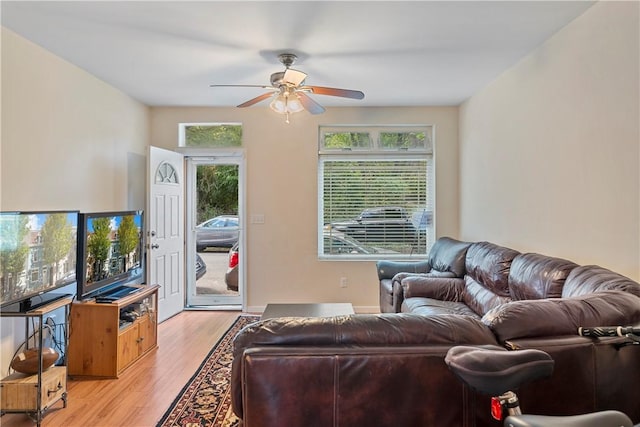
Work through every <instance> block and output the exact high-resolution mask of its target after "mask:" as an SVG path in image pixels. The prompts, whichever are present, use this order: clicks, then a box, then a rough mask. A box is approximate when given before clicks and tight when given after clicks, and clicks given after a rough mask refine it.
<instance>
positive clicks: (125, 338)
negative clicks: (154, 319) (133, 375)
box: [118, 324, 139, 372]
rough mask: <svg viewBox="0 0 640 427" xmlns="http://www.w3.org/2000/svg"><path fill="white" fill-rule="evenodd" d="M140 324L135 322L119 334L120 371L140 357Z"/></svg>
mask: <svg viewBox="0 0 640 427" xmlns="http://www.w3.org/2000/svg"><path fill="white" fill-rule="evenodd" d="M138 336H139V327H138V324H134V325H132V326H131V327H129V328H128V329H127V330H126V331H124V332H123V333H121V334H120V335H119V336H118V372H120V371H122V370H123V369H124V368H126V367H127V366H129V365H130V364H131V363H132V362H133V361H134V360H136V359H137V358H138V354H139V351H138Z"/></svg>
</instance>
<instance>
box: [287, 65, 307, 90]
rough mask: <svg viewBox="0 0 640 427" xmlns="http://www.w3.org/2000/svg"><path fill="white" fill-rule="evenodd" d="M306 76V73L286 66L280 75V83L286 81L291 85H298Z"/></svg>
mask: <svg viewBox="0 0 640 427" xmlns="http://www.w3.org/2000/svg"><path fill="white" fill-rule="evenodd" d="M306 78H307V74H306V73H303V72H302V71H298V70H294V69H292V68H287V69H286V70H285V71H284V76H283V77H282V83H288V84H291V85H293V86H296V87H297V86H300V85H301V84H302V82H303V81H304V79H306Z"/></svg>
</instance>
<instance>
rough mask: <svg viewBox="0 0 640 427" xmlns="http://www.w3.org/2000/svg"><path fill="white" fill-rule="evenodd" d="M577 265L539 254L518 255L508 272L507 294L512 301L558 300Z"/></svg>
mask: <svg viewBox="0 0 640 427" xmlns="http://www.w3.org/2000/svg"><path fill="white" fill-rule="evenodd" d="M577 266H578V265H577V264H575V263H573V262H571V261H567V260H565V259H561V258H552V257H548V256H545V255H540V254H533V253H527V254H520V255H518V256H516V257H515V258H514V259H513V262H512V263H511V269H510V270H509V292H510V294H511V298H512V299H514V300H527V299H542V298H559V297H561V296H562V288H563V286H564V284H565V280H566V279H567V276H568V275H569V273H571V271H572V270H573V269H574V268H576V267H577Z"/></svg>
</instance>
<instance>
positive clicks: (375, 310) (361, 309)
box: [244, 305, 380, 314]
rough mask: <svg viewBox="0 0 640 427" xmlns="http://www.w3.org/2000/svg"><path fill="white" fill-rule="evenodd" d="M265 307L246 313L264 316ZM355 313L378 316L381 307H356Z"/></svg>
mask: <svg viewBox="0 0 640 427" xmlns="http://www.w3.org/2000/svg"><path fill="white" fill-rule="evenodd" d="M265 307H266V306H264V305H250V306H249V307H247V308H246V309H245V310H244V312H245V313H249V314H262V312H263V311H264V309H265ZM353 311H355V312H356V313H357V314H376V313H380V307H379V306H377V305H356V306H354V307H353Z"/></svg>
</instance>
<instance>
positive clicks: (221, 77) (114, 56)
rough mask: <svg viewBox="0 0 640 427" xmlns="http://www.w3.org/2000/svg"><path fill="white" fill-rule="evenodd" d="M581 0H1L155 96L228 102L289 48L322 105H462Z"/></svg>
mask: <svg viewBox="0 0 640 427" xmlns="http://www.w3.org/2000/svg"><path fill="white" fill-rule="evenodd" d="M592 4H593V2H587V1H510V2H509V1H496V2H494V1H408V2H404V1H354V2H343V1H280V2H275V1H259V2H248V1H200V2H190V1H138V2H130V1H112V2H93V1H91V2H88V1H80V2H78V1H72V2H58V1H43V2H36V1H26V2H25V1H15V2H14V1H2V2H1V15H0V16H1V19H2V25H3V26H4V27H6V28H9V29H11V30H12V31H14V32H16V33H18V34H20V35H21V36H23V37H25V38H26V39H29V40H31V41H33V42H35V43H36V44H38V45H40V46H42V47H44V48H45V49H47V50H49V51H51V52H53V53H54V54H56V55H58V56H60V57H62V58H64V59H66V60H67V61H69V62H71V63H73V64H76V65H77V66H79V67H81V68H83V69H85V70H86V71H88V72H89V73H91V74H93V75H95V76H97V77H98V78H100V79H102V80H104V81H105V82H107V83H109V84H110V85H112V86H115V87H117V88H119V89H120V90H122V91H123V92H125V93H127V94H129V95H130V96H132V97H133V98H135V99H138V100H139V101H141V102H143V103H145V104H147V105H151V106H234V105H237V104H239V103H242V102H244V101H246V100H248V99H250V98H253V97H254V96H257V95H259V94H261V93H263V92H264V91H263V90H262V89H257V88H210V87H209V85H210V84H214V83H215V84H254V85H263V84H265V85H266V84H269V76H270V74H271V73H273V72H276V71H282V69H283V67H282V65H281V64H280V63H279V62H278V60H277V58H276V56H277V54H278V53H282V52H285V51H286V52H293V53H295V54H297V55H298V57H299V60H298V61H297V62H296V64H295V65H294V66H293V68H296V69H299V70H301V71H304V72H306V73H307V74H309V77H308V78H307V84H310V85H317V86H332V87H339V88H346V89H357V90H361V91H363V92H364V93H365V99H364V100H362V101H358V100H351V99H342V98H336V97H329V96H318V95H314V96H313V97H314V99H315V100H316V101H318V102H320V103H321V104H323V105H325V106H337V105H339V106H426V105H458V104H460V103H461V102H462V101H464V100H465V99H467V98H468V97H469V96H471V95H472V94H473V93H475V92H476V91H478V90H479V89H480V88H482V87H483V86H484V85H486V84H488V83H489V82H490V81H492V80H493V79H495V78H496V77H497V76H498V75H499V74H500V73H502V72H503V71H504V70H506V69H507V68H509V67H511V66H512V65H514V64H515V63H516V62H517V61H518V60H520V59H521V58H523V57H524V56H525V55H526V54H527V53H529V52H531V51H532V50H533V49H534V48H536V47H537V46H539V45H540V44H541V43H542V42H544V41H545V40H546V39H548V38H549V37H550V36H551V35H553V34H554V33H555V32H556V31H558V30H559V29H560V28H562V27H564V26H565V25H566V24H567V23H569V22H570V21H571V20H573V19H574V18H576V17H577V16H579V15H580V14H581V13H583V12H584V11H585V10H586V9H587V8H588V7H590V6H591V5H592Z"/></svg>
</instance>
